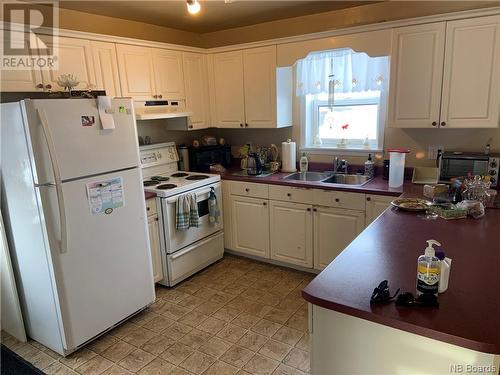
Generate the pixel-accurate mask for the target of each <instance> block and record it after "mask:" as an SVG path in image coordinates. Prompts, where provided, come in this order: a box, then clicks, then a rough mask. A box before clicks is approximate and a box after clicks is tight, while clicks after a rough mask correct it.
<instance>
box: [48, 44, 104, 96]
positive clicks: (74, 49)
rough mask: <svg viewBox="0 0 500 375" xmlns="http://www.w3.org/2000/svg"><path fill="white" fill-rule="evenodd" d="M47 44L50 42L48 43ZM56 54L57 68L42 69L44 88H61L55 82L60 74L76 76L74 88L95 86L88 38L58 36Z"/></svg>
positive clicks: (82, 88) (84, 88)
mask: <svg viewBox="0 0 500 375" xmlns="http://www.w3.org/2000/svg"><path fill="white" fill-rule="evenodd" d="M48 45H51V44H50V43H48ZM57 55H58V68H57V69H51V70H43V71H42V75H43V77H44V79H43V81H44V84H45V88H46V89H52V90H56V91H59V90H62V88H61V87H60V86H59V85H58V84H57V79H58V78H59V77H60V76H61V75H62V74H72V75H73V76H75V77H76V79H77V80H78V81H79V82H80V83H79V84H78V86H76V88H75V89H76V90H86V89H94V88H95V87H96V78H95V71H94V61H93V59H92V47H91V45H90V41H89V40H84V39H75V38H65V37H59V48H58V50H57ZM47 85H50V86H51V87H48V86H47Z"/></svg>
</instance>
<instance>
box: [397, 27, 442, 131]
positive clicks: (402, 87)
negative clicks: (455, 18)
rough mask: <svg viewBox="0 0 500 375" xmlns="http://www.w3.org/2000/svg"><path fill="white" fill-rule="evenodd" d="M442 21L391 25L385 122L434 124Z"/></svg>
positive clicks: (419, 125)
mask: <svg viewBox="0 0 500 375" xmlns="http://www.w3.org/2000/svg"><path fill="white" fill-rule="evenodd" d="M444 45H445V23H444V22H442V23H431V24H426V25H418V26H408V27H402V28H399V29H395V30H394V33H393V39H392V53H391V81H390V89H389V114H390V116H389V126H391V127H398V128H406V127H409V128H428V127H432V124H433V123H434V124H435V125H434V126H437V123H438V121H439V106H440V102H441V84H442V78H443V59H444Z"/></svg>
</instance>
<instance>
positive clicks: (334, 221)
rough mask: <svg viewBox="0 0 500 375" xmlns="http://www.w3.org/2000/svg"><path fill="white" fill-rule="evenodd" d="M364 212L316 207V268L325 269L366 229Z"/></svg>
mask: <svg viewBox="0 0 500 375" xmlns="http://www.w3.org/2000/svg"><path fill="white" fill-rule="evenodd" d="M364 221H365V215H364V212H363V211H356V210H345V209H341V208H330V207H314V268H315V269H318V270H321V269H323V268H325V267H326V266H327V265H328V264H329V263H330V262H331V261H332V260H334V259H335V258H336V257H337V255H339V254H340V253H341V252H342V250H344V249H345V248H346V247H347V245H349V243H350V242H351V241H352V240H353V239H354V238H356V236H357V235H358V234H359V233H361V231H362V230H363V229H364Z"/></svg>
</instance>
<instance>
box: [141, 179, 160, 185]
mask: <svg viewBox="0 0 500 375" xmlns="http://www.w3.org/2000/svg"><path fill="white" fill-rule="evenodd" d="M142 184H143V185H144V186H153V185H158V181H152V180H149V181H143V182H142Z"/></svg>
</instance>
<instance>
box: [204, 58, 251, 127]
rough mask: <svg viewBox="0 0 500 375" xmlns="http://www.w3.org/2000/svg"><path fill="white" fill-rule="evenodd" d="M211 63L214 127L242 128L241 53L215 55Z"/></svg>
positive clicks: (243, 102)
mask: <svg viewBox="0 0 500 375" xmlns="http://www.w3.org/2000/svg"><path fill="white" fill-rule="evenodd" d="M211 62H212V64H211V70H212V86H213V87H212V89H213V98H212V99H213V102H212V105H213V109H212V111H213V118H214V125H215V126H217V127H221V128H226V127H227V128H236V127H244V124H245V97H244V89H243V52H242V51H235V52H224V53H216V54H214V55H213V56H212V59H211Z"/></svg>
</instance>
